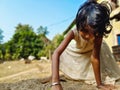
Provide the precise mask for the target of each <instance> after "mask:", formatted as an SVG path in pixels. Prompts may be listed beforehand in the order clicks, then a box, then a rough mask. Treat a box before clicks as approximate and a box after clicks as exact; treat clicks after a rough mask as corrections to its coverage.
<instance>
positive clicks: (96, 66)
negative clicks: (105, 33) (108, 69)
mask: <svg viewBox="0 0 120 90" xmlns="http://www.w3.org/2000/svg"><path fill="white" fill-rule="evenodd" d="M101 43H102V37H95V40H94V49H93V52H92V56H91V62H92V66H93V70H94V75H95V79H96V83H97V86H99V85H101V84H102V83H101V73H100V48H101Z"/></svg>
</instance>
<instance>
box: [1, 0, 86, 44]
mask: <svg viewBox="0 0 120 90" xmlns="http://www.w3.org/2000/svg"><path fill="white" fill-rule="evenodd" d="M85 1H86V0H0V28H1V29H2V30H3V35H4V39H3V40H4V42H7V41H8V40H10V39H11V38H12V36H13V34H14V31H15V27H16V26H17V25H18V24H19V23H21V24H29V25H30V26H32V27H33V29H34V31H36V29H37V28H38V27H39V26H40V25H41V26H43V27H45V26H47V27H48V31H49V33H48V35H47V37H48V38H49V39H52V38H53V37H54V36H55V35H56V34H57V33H62V32H63V31H64V30H65V29H66V28H67V27H68V26H69V24H70V23H71V22H72V20H73V19H74V18H75V16H76V13H77V10H78V8H79V7H80V5H81V4H82V3H84V2H85Z"/></svg>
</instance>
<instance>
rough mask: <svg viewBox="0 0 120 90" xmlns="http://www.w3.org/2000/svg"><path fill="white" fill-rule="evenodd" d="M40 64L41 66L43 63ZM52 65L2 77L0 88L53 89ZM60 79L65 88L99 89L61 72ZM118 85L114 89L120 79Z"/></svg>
mask: <svg viewBox="0 0 120 90" xmlns="http://www.w3.org/2000/svg"><path fill="white" fill-rule="evenodd" d="M38 66H40V67H41V66H43V65H38ZM50 67H51V66H50V65H49V66H47V67H45V69H44V68H43V69H44V70H47V71H44V70H41V68H39V67H38V68H33V69H30V70H27V71H24V72H20V73H17V74H14V75H10V76H7V77H3V78H0V90H51V87H50V84H51V82H50V77H49V76H50V74H51V73H49V72H48V71H50ZM43 73H44V74H43ZM36 74H39V75H40V76H39V75H36ZM42 74H43V75H44V76H43V75H42ZM41 75H42V76H41ZM28 76H31V78H28ZM60 80H61V84H62V86H63V89H64V90H98V89H97V88H96V86H95V85H88V84H86V83H84V82H83V81H74V80H70V79H67V78H66V77H64V75H63V74H61V79H60ZM10 81H12V82H10ZM116 87H117V89H114V90H120V80H118V81H117V82H116Z"/></svg>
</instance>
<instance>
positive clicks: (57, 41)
mask: <svg viewBox="0 0 120 90" xmlns="http://www.w3.org/2000/svg"><path fill="white" fill-rule="evenodd" d="M63 39H64V35H61V34H57V35H56V36H55V37H54V38H53V40H52V44H53V45H54V48H57V47H58V46H59V44H60V43H61V42H62V40H63Z"/></svg>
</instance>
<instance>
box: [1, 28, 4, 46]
mask: <svg viewBox="0 0 120 90" xmlns="http://www.w3.org/2000/svg"><path fill="white" fill-rule="evenodd" d="M2 33H3V30H2V29H0V44H1V43H2V41H3V37H4V36H3V35H2Z"/></svg>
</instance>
